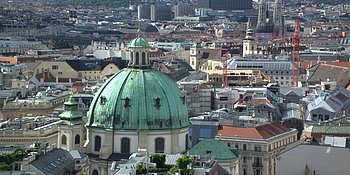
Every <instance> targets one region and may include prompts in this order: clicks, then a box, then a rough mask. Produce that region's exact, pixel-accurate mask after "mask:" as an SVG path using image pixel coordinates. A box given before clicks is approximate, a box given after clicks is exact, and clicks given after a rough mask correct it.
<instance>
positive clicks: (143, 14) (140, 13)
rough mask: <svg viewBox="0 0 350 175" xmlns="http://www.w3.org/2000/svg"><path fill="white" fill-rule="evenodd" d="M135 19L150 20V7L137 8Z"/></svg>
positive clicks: (140, 6) (141, 6) (148, 5)
mask: <svg viewBox="0 0 350 175" xmlns="http://www.w3.org/2000/svg"><path fill="white" fill-rule="evenodd" d="M137 18H138V19H139V20H140V19H151V5H150V4H140V5H139V6H138V7H137Z"/></svg>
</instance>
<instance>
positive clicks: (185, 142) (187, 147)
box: [185, 134, 189, 149]
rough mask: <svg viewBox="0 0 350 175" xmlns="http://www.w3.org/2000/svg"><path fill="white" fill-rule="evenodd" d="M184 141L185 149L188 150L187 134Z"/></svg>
mask: <svg viewBox="0 0 350 175" xmlns="http://www.w3.org/2000/svg"><path fill="white" fill-rule="evenodd" d="M185 139H186V140H185V144H186V149H188V147H189V145H188V141H189V140H188V139H189V138H188V134H186V136H185Z"/></svg>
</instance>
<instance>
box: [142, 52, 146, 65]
mask: <svg viewBox="0 0 350 175" xmlns="http://www.w3.org/2000/svg"><path fill="white" fill-rule="evenodd" d="M141 61H142V65H145V64H146V54H145V52H142V60H141Z"/></svg>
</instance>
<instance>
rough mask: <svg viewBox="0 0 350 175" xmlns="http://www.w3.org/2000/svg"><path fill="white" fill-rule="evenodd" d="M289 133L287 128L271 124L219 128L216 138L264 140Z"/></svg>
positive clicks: (278, 124)
mask: <svg viewBox="0 0 350 175" xmlns="http://www.w3.org/2000/svg"><path fill="white" fill-rule="evenodd" d="M287 131H290V129H289V128H287V127H285V126H283V125H281V124H280V123H271V124H266V125H261V126H257V127H246V128H244V127H235V126H221V127H220V129H219V131H218V134H217V135H218V136H222V137H225V136H228V137H240V138H255V139H266V138H270V137H273V136H276V135H280V134H282V133H285V132H287Z"/></svg>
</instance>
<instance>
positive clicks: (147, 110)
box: [86, 68, 189, 130]
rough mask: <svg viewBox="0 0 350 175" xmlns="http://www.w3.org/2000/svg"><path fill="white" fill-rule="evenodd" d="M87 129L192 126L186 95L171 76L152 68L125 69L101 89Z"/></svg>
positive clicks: (154, 128)
mask: <svg viewBox="0 0 350 175" xmlns="http://www.w3.org/2000/svg"><path fill="white" fill-rule="evenodd" d="M86 126H87V127H97V128H103V129H114V130H163V129H179V128H184V127H188V126H189V121H188V111H187V107H186V104H185V98H184V95H183V94H182V93H181V91H180V90H179V88H178V87H177V85H176V84H175V83H174V81H173V80H171V79H170V78H169V77H168V76H166V75H164V74H163V73H161V72H159V71H156V70H152V69H133V68H125V69H123V70H122V71H120V72H118V73H117V74H115V75H114V76H112V77H111V78H110V79H108V80H107V82H106V83H105V84H104V85H103V86H102V87H101V88H100V89H99V91H98V92H97V93H96V94H95V97H94V99H93V101H92V103H91V105H90V109H89V112H88V122H87V124H86Z"/></svg>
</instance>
